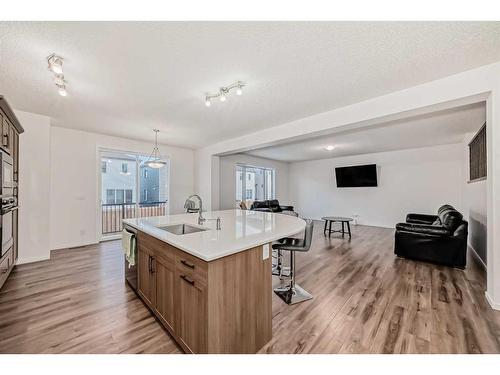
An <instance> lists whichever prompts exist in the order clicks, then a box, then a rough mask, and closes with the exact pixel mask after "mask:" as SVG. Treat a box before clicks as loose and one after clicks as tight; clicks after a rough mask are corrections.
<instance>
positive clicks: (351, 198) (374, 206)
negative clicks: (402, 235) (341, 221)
mask: <svg viewBox="0 0 500 375" xmlns="http://www.w3.org/2000/svg"><path fill="white" fill-rule="evenodd" d="M361 164H377V174H378V186H377V187H358V188H337V187H336V181H335V167H344V166H350V165H361ZM461 189H462V147H461V144H454V145H445V146H437V147H424V148H419V149H411V150H402V151H392V152H381V153H375V154H366V155H356V156H347V157H339V158H332V159H323V160H313V161H305V162H297V163H291V164H290V197H291V200H292V204H294V205H295V207H296V210H297V212H299V214H300V215H301V216H302V217H307V218H315V219H318V218H321V217H322V216H326V215H346V216H353V215H359V218H358V223H359V224H365V225H374V226H381V227H388V228H394V225H395V224H396V223H398V222H403V221H404V220H405V217H406V214H407V213H410V212H417V213H430V214H432V213H435V212H436V211H437V209H438V208H439V206H441V205H442V204H445V203H449V204H451V205H453V206H455V207H456V208H457V209H458V210H460V209H461V208H462V195H461Z"/></svg>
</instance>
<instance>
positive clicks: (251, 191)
mask: <svg viewBox="0 0 500 375" xmlns="http://www.w3.org/2000/svg"><path fill="white" fill-rule="evenodd" d="M246 199H253V190H252V189H247V193H246Z"/></svg>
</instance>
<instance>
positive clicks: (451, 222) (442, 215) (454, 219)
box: [438, 205, 463, 232]
mask: <svg viewBox="0 0 500 375" xmlns="http://www.w3.org/2000/svg"><path fill="white" fill-rule="evenodd" d="M438 216H439V220H440V221H441V225H442V226H443V227H445V228H446V229H447V230H449V231H450V232H454V231H455V229H457V228H458V226H459V225H460V224H461V223H462V219H463V215H462V214H461V213H460V212H458V211H457V210H455V209H454V208H453V207H452V206H450V205H447V206H442V207H440V208H439V210H438Z"/></svg>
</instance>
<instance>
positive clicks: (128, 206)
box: [101, 201, 167, 234]
mask: <svg viewBox="0 0 500 375" xmlns="http://www.w3.org/2000/svg"><path fill="white" fill-rule="evenodd" d="M166 214H167V201H162V202H147V203H139V204H138V205H136V204H135V203H110V204H108V203H106V204H102V205H101V217H102V218H101V220H102V234H113V233H118V232H121V231H122V229H123V225H122V220H123V219H133V218H136V217H148V216H162V215H166Z"/></svg>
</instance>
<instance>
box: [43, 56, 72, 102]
mask: <svg viewBox="0 0 500 375" xmlns="http://www.w3.org/2000/svg"><path fill="white" fill-rule="evenodd" d="M47 63H48V64H49V70H50V71H51V72H53V73H54V83H55V84H56V87H57V92H58V93H59V95H61V96H68V91H66V83H67V82H66V80H65V79H64V74H63V69H62V65H63V58H62V57H61V56H58V55H56V54H55V53H53V54H51V55H49V56H47Z"/></svg>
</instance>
